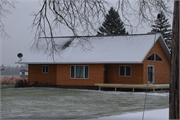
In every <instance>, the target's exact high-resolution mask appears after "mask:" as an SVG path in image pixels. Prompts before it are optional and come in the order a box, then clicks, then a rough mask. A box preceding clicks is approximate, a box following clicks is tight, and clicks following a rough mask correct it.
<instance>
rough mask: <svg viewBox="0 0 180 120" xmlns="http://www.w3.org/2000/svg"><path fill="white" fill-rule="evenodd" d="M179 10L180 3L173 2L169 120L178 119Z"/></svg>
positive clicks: (175, 0)
mask: <svg viewBox="0 0 180 120" xmlns="http://www.w3.org/2000/svg"><path fill="white" fill-rule="evenodd" d="M179 9H180V1H177V0H174V12H173V26H172V48H171V66H170V89H169V119H179V34H180V31H179V14H180V12H179Z"/></svg>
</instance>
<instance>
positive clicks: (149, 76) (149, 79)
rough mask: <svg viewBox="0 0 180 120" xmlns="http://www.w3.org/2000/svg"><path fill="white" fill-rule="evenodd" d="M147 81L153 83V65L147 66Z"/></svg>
mask: <svg viewBox="0 0 180 120" xmlns="http://www.w3.org/2000/svg"><path fill="white" fill-rule="evenodd" d="M148 83H154V66H148Z"/></svg>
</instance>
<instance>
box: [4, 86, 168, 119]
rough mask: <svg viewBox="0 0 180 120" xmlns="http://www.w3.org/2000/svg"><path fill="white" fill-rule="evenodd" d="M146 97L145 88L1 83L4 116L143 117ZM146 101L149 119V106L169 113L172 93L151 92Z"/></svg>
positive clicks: (154, 109) (32, 117)
mask: <svg viewBox="0 0 180 120" xmlns="http://www.w3.org/2000/svg"><path fill="white" fill-rule="evenodd" d="M144 98H145V93H144V92H135V93H132V92H119V91H117V92H114V91H96V90H82V89H81V90H78V89H61V88H41V87H30V88H13V87H12V86H1V118H21V119H25V118H29V119H35V118H39V119H40V118H49V119H63V118H64V119H65V118H68V119H92V120H93V119H98V120H104V119H105V118H107V120H108V118H109V119H111V118H113V119H112V120H116V118H118V117H120V118H122V119H124V117H125V118H126V117H127V116H133V115H134V116H138V117H137V119H139V118H140V119H141V118H142V110H143V106H144ZM146 103H147V104H146V112H145V119H146V117H147V116H148V115H150V116H151V114H146V113H150V112H151V111H149V110H153V111H156V110H157V109H163V111H166V113H167V108H168V107H169V93H167V92H165V93H148V96H147V102H146ZM165 108H166V109H165ZM153 111H152V112H153ZM155 113H157V112H155ZM166 113H163V114H162V115H163V117H165V116H166V115H167V114H166ZM117 115H118V116H117ZM152 116H154V114H152ZM127 119H128V117H127ZM129 119H130V118H129Z"/></svg>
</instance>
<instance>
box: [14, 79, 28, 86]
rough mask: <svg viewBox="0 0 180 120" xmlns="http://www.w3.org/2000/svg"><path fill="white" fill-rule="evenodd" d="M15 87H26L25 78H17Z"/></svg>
mask: <svg viewBox="0 0 180 120" xmlns="http://www.w3.org/2000/svg"><path fill="white" fill-rule="evenodd" d="M15 87H28V82H27V81H26V80H17V81H16V83H15Z"/></svg>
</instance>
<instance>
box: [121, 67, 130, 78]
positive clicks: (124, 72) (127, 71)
mask: <svg viewBox="0 0 180 120" xmlns="http://www.w3.org/2000/svg"><path fill="white" fill-rule="evenodd" d="M119 69H120V70H119V71H120V72H119V75H120V76H131V66H120V67H119Z"/></svg>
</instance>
